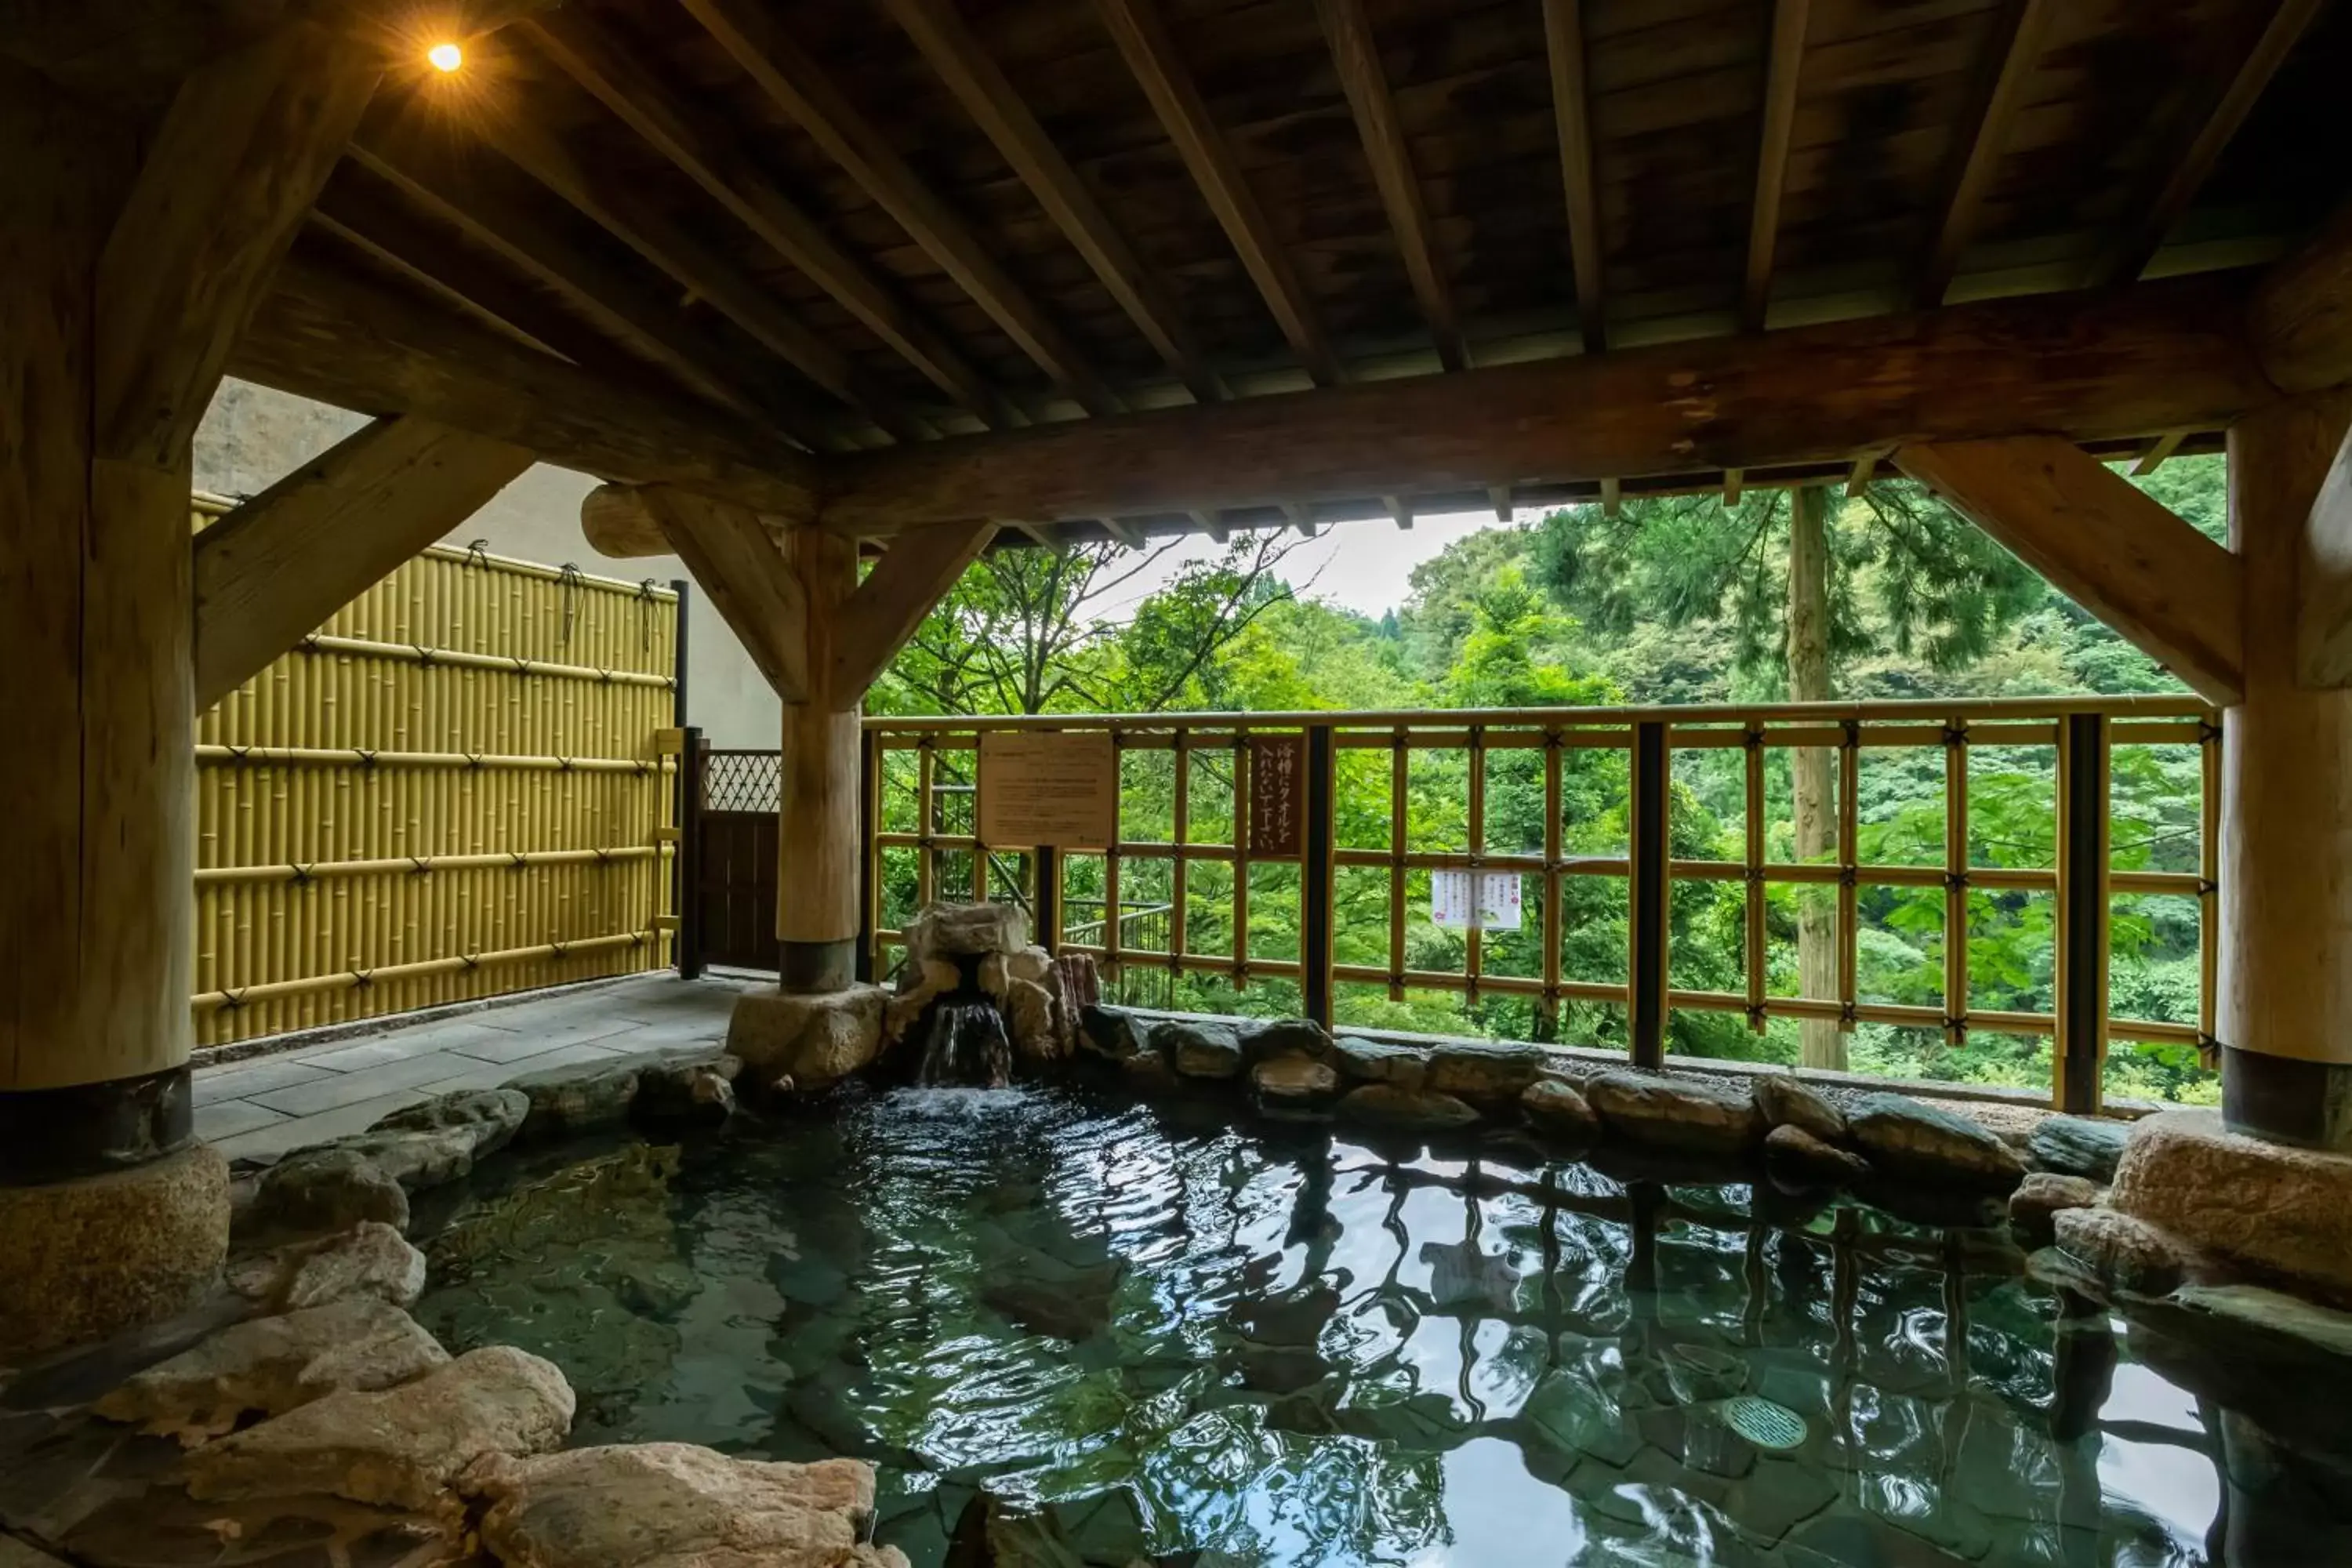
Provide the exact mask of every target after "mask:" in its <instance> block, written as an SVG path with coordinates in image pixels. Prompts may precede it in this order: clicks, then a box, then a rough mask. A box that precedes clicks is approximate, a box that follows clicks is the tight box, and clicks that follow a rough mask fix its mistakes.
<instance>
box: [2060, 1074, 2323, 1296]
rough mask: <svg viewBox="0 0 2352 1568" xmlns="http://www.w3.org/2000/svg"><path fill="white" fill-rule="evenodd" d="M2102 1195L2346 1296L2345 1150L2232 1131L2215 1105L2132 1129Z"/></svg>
mask: <svg viewBox="0 0 2352 1568" xmlns="http://www.w3.org/2000/svg"><path fill="white" fill-rule="evenodd" d="M2107 1201H2108V1203H2109V1204H2110V1205H2113V1206H2114V1207H2115V1208H2116V1209H2117V1210H2120V1211H2121V1212H2123V1213H2125V1214H2128V1215H2137V1217H2139V1218H2141V1219H2144V1220H2147V1221H2148V1222H2149V1223H2151V1224H2153V1225H2157V1226H2162V1227H2163V1228H2164V1229H2166V1230H2168V1231H2170V1232H2171V1233H2172V1234H2173V1235H2175V1236H2177V1237H2179V1238H2180V1239H2181V1240H2183V1241H2185V1242H2187V1243H2189V1245H2190V1246H2192V1247H2198V1248H2200V1249H2201V1250H2203V1251H2205V1252H2208V1253H2210V1254H2212V1255H2213V1256H2214V1257H2216V1258H2223V1259H2225V1260H2227V1261H2229V1262H2231V1263H2235V1264H2237V1265H2239V1266H2241V1267H2242V1268H2247V1269H2249V1270H2251V1271H2252V1272H2255V1273H2257V1274H2260V1275H2263V1276H2267V1277H2269V1278H2270V1279H2273V1280H2276V1281H2282V1282H2287V1283H2292V1284H2294V1285H2295V1286H2297V1287H2299V1288H2301V1289H2306V1290H2308V1291H2310V1292H2312V1293H2315V1294H2317V1295H2320V1296H2323V1297H2326V1298H2328V1299H2330V1300H2339V1301H2346V1302H2352V1155H2344V1154H2330V1153H2323V1152H2319V1151H2317V1150H2312V1149H2294V1148H2289V1147H2288V1146H2286V1145H2285V1144H2283V1143H2267V1142H2263V1141H2262V1140H2260V1139H2257V1138H2249V1137H2246V1136H2244V1135H2243V1134H2242V1133H2237V1132H2232V1131H2230V1130H2229V1129H2228V1128H2227V1127H2225V1126H2223V1125H2222V1121H2221V1113H2220V1112H2219V1111H2215V1110H2168V1111H2165V1112H2162V1113H2161V1114H2159V1115H2156V1116H2151V1117H2149V1118H2147V1120H2146V1121H2142V1122H2140V1123H2139V1124H2138V1125H2137V1126H2136V1127H2134V1128H2133V1129H2132V1132H2131V1141H2130V1142H2129V1143H2127V1144H2126V1146H2125V1149H2124V1156H2123V1160H2122V1162H2121V1163H2119V1164H2118V1165H2117V1166H2116V1182H2115V1186H2114V1188H2113V1190H2112V1191H2111V1192H2110V1193H2109V1194H2108V1197H2107Z"/></svg>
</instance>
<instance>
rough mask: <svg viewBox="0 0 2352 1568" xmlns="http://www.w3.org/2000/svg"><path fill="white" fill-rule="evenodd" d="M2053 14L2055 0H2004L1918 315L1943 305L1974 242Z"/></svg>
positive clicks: (1919, 290) (1922, 281) (1950, 180)
mask: <svg viewBox="0 0 2352 1568" xmlns="http://www.w3.org/2000/svg"><path fill="white" fill-rule="evenodd" d="M2057 9H2058V5H2057V0H2008V3H2007V4H2006V5H2004V6H2003V7H2002V9H2001V13H2000V18H1999V19H1998V20H1997V21H1996V23H1995V24H1994V32H1993V42H1994V47H1993V48H1992V49H1991V51H1990V53H1989V54H1988V55H1987V56H1986V58H1985V60H1984V62H1983V66H1982V68H1980V69H1979V72H1978V75H1977V80H1976V83H1975V86H1974V89H1973V91H1972V92H1971V94H1970V109H1969V114H1968V116H1967V118H1966V119H1965V120H1964V121H1962V123H1963V124H1964V125H1972V126H1974V127H1975V128H1976V129H1975V130H1974V131H1973V132H1966V133H1965V140H1964V141H1962V142H1960V143H1959V145H1958V149H1957V152H1958V156H1957V157H1956V158H1955V159H1954V160H1953V163H1952V168H1951V173H1950V174H1949V175H1948V177H1947V178H1946V180H1945V184H1944V199H1943V202H1942V205H1941V208H1940V211H1941V213H1942V216H1941V217H1939V218H1938V219H1937V224H1936V230H1935V233H1934V234H1933V235H1932V236H1931V237H1929V239H1928V242H1927V258H1926V260H1925V261H1924V262H1922V263H1921V265H1920V268H1919V278H1918V281H1917V282H1916V284H1915V285H1914V286H1913V288H1912V291H1911V292H1912V301H1913V303H1915V304H1916V305H1917V306H1918V307H1919V308H1920V309H1922V310H1933V309H1935V308H1936V307H1937V306H1938V305H1940V304H1942V303H1943V302H1944V294H1945V291H1946V290H1948V289H1950V288H1951V286H1952V277H1953V275H1954V274H1955V273H1957V272H1958V270H1959V267H1960V258H1961V256H1962V255H1963V254H1965V253H1966V252H1967V250H1968V247H1969V245H1970V243H1972V242H1973V241H1974V240H1975V238H1976V236H1977V228H1978V226H1979V223H1980V222H1981V221H1982V219H1983V216H1984V201H1985V193H1986V192H1988V191H1990V189H1991V188H1992V176H1993V172H1994V171H1995V170H1996V169H1998V168H1999V167H2000V158H2001V153H2002V150H2003V149H2005V148H2006V147H2007V146H2008V145H2009V135H2010V130H2011V127H2012V126H2013V125H2015V124H2016V122H2017V114H2018V110H2021V109H2022V108H2023V107H2024V106H2025V83H2026V79H2028V78H2029V77H2031V76H2032V74H2033V68H2034V67H2035V66H2036V65H2038V64H2040V63H2041V59H2042V39H2043V38H2044V37H2046V36H2047V35H2048V33H2049V30H2050V18H2051V17H2052V16H2053V15H2054V14H2055V13H2056V11H2057Z"/></svg>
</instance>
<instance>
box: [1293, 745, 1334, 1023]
mask: <svg viewBox="0 0 2352 1568" xmlns="http://www.w3.org/2000/svg"><path fill="white" fill-rule="evenodd" d="M1332 764H1333V752H1332V748H1331V726H1329V725H1328V724H1311V725H1309V726H1307V852H1306V853H1305V854H1304V855H1303V856H1301V857H1300V858H1299V863H1298V990H1299V999H1300V1001H1301V1003H1302V1004H1303V1005H1305V1008H1306V1011H1307V1016H1308V1017H1309V1018H1312V1019H1314V1020H1315V1021H1316V1022H1317V1023H1318V1024H1320V1025H1322V1026H1324V1027H1325V1028H1327V1029H1328V1028H1329V1027H1330V1026H1331V1017H1332V1011H1331V871H1332V863H1333V861H1332V850H1333V847H1334V839H1333V836H1332V833H1333V823H1332V811H1331V796H1332V788H1333V785H1334V784H1336V782H1337V781H1336V779H1335V777H1334V775H1333V771H1332Z"/></svg>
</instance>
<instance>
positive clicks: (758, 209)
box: [520, 11, 1018, 427]
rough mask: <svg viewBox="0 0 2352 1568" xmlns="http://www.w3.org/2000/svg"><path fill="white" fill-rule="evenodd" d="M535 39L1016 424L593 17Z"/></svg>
mask: <svg viewBox="0 0 2352 1568" xmlns="http://www.w3.org/2000/svg"><path fill="white" fill-rule="evenodd" d="M520 30H521V31H522V32H523V34H524V35H525V36H526V37H530V40H531V41H532V43H533V44H534V45H536V46H537V47H538V48H539V49H540V50H541V52H542V53H544V54H545V55H546V56H547V57H548V58H550V59H552V60H553V61H554V62H555V63H556V64H557V65H558V66H560V67H561V68H562V69H563V70H564V71H565V72H566V73H567V74H568V75H569V76H571V78H572V80H574V81H576V82H578V83H579V84H580V85H581V86H582V87H583V88H585V89H587V90H588V91H589V92H591V93H593V94H594V95H595V96H596V98H598V99H599V100H602V101H603V102H604V106H605V107H606V108H607V109H610V110H612V111H613V113H614V115H615V116H617V117H618V118H619V119H621V120H622V121H624V122H625V123H626V124H627V125H628V126H629V127H630V129H632V130H634V131H635V132H636V133H637V134H638V135H639V136H641V137H643V138H644V139H645V140H646V142H647V143H649V144H650V145H651V146H652V147H653V148H654V149H655V150H656V152H658V153H661V155H662V156H663V157H665V158H667V159H668V160H669V162H670V163H672V164H673V165H674V166H676V167H677V169H678V170H679V171H680V172H681V173H683V174H686V176H687V177H688V178H689V179H691V180H693V181H694V183H695V184H698V185H700V186H701V187H702V188H703V190H704V191H705V192H706V193H707V194H709V196H710V198H711V199H712V200H714V201H716V202H718V203H719V205H721V206H724V207H725V208H726V209H727V210H728V211H729V212H730V213H732V214H733V215H734V216H735V218H736V221H738V222H740V224H742V226H744V227H746V228H748V229H750V230H751V232H752V233H753V234H755V235H757V236H758V237H760V239H761V241H762V242H763V243H764V244H765V245H767V247H769V248H770V249H771V250H773V251H774V252H775V253H776V254H777V255H778V256H780V257H782V258H783V259H784V260H786V261H788V262H790V263H791V264H792V265H793V267H795V268H798V269H799V270H800V271H801V272H803V274H805V275H806V276H807V277H808V279H809V280H810V281H811V282H813V283H814V284H815V285H816V286H817V287H818V288H820V289H824V291H825V292H826V293H827V294H828V295H830V296H832V297H833V299H834V300H835V301H836V302H837V303H839V304H840V306H841V308H842V309H843V310H847V311H848V312H849V313H850V314H851V315H853V316H855V317H856V318H857V320H858V321H860V322H862V323H863V324H864V325H865V326H866V329H867V330H868V331H871V332H873V333H874V335H875V336H876V337H877V338H879V339H881V340H882V342H884V343H885V344H887V345H888V347H889V348H890V350H891V351H892V352H893V353H896V354H898V357H899V358H901V359H903V360H905V361H906V362H907V363H908V364H910V365H912V366H914V368H915V369H916V370H918V371H919V372H920V373H921V374H923V376H924V377H925V378H926V379H927V380H929V382H930V383H931V384H932V385H934V386H936V387H938V388H939V389H940V391H942V392H944V393H946V394H947V395H949V396H950V397H952V398H954V399H955V400H956V402H957V403H958V404H959V405H961V406H962V407H963V408H964V409H965V410H966V411H967V412H969V413H971V415H972V416H974V417H976V418H978V419H979V420H980V421H981V422H982V424H984V425H988V426H995V427H1003V426H1010V425H1013V424H1016V423H1018V421H1017V420H1016V419H1014V418H1013V417H1012V416H1010V414H1009V412H1008V410H1007V409H1006V407H1005V405H1004V400H1003V395H1002V394H1000V393H999V392H998V391H997V390H996V389H995V388H994V387H992V386H991V385H989V384H988V383H987V381H986V380H985V379H983V378H982V375H981V374H980V373H979V372H978V371H976V370H974V369H973V368H972V366H971V363H969V362H967V361H966V360H965V359H964V357H963V355H962V354H961V353H958V352H957V351H956V349H955V348H954V346H953V345H951V344H950V343H949V342H947V341H946V340H945V339H944V338H943V337H941V336H940V332H939V331H938V329H936V328H935V327H933V326H932V325H931V324H930V323H929V322H928V321H924V320H923V319H922V317H921V315H920V314H919V312H917V311H916V310H915V309H914V308H913V307H912V306H911V305H909V304H908V302H907V301H906V300H902V299H900V298H899V297H898V295H897V294H896V293H895V292H894V291H892V290H891V289H889V288H888V287H887V286H886V285H885V284H884V283H883V282H882V280H881V279H878V278H877V277H876V276H875V275H874V274H873V273H872V272H871V271H869V270H868V269H867V268H866V267H865V266H864V265H863V264H861V263H860V262H858V261H857V260H856V258H853V257H851V256H850V255H849V254H848V253H847V252H846V251H845V250H843V249H842V248H841V247H840V246H839V245H837V244H835V242H834V239H833V237H832V236H830V235H828V234H826V233H825V231H824V228H823V227H822V226H819V225H818V224H817V223H816V221H815V220H814V219H813V218H811V217H810V216H808V215H807V214H806V213H805V212H803V210H802V209H801V207H800V205H799V204H798V203H796V202H794V201H793V199H792V198H791V197H790V196H788V195H785V194H784V193H783V191H782V190H781V189H780V188H778V186H777V185H776V184H774V182H772V181H771V180H770V179H769V178H768V177H767V176H766V175H764V174H761V172H760V171H759V170H758V169H756V168H754V167H752V166H751V163H750V162H749V160H747V159H745V158H744V157H742V156H741V155H740V153H737V152H736V151H735V149H734V148H733V147H732V146H731V145H730V142H729V141H728V139H726V138H725V137H723V136H721V135H719V134H718V133H716V132H713V131H712V130H711V129H710V128H709V126H708V124H707V123H705V122H704V121H703V120H702V119H701V118H700V117H699V116H698V115H697V114H696V113H695V111H694V110H692V109H690V108H689V107H688V105H687V104H685V103H683V102H681V101H680V100H679V99H678V97H677V94H676V93H675V92H674V91H672V90H671V89H669V88H668V87H667V85H666V84H664V83H663V82H661V81H660V80H658V79H656V77H655V76H654V75H653V74H652V73H651V72H649V71H648V70H646V68H644V67H643V66H641V65H639V64H638V63H637V62H636V61H635V60H634V59H632V58H630V57H629V56H628V54H627V53H626V51H625V50H623V49H621V48H619V47H615V46H614V43H613V41H612V39H611V38H609V37H606V36H605V35H604V33H603V32H602V31H601V30H600V29H599V28H598V27H597V26H596V25H595V24H594V23H593V22H591V21H589V20H588V19H586V18H585V17H583V16H579V15H577V14H574V13H571V12H565V11H555V12H551V13H550V14H549V15H547V16H542V17H541V18H539V19H537V20H534V21H530V22H525V23H523V24H522V26H521V28H520Z"/></svg>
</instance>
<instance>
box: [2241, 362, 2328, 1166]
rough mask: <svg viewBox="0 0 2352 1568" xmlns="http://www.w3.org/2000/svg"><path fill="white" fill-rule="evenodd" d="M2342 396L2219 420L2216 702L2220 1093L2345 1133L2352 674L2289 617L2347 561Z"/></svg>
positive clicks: (2308, 1133)
mask: <svg viewBox="0 0 2352 1568" xmlns="http://www.w3.org/2000/svg"><path fill="white" fill-rule="evenodd" d="M2347 414H2352V395H2346V394H2341V393H2339V394H2336V395H2329V396H2324V397H2316V398H2312V399H2308V400H2306V401H2304V402H2301V403H2297V404H2292V405H2284V406H2282V407H2279V408H2275V409H2272V410H2267V411H2265V412H2263V414H2260V415H2257V416H2252V417H2250V418H2247V419H2244V420H2242V421H2240V422H2239V424H2238V425H2237V426H2234V427H2233V428H2232V429H2231V432H2230V534H2231V544H2232V546H2233V547H2234V549H2235V550H2236V552H2237V557H2238V559H2239V561H2240V562H2242V563H2243V567H2244V572H2245V595H2246V615H2245V628H2246V638H2245V700H2244V701H2243V702H2242V703H2240V704H2238V705H2237V706H2235V707H2232V708H2231V709H2229V710H2227V711H2226V712H2225V713H2224V714H2223V716H2222V737H2221V775H2222V778H2221V801H2222V817H2221V914H2222V922H2223V923H2222V926H2221V942H2220V948H2221V953H2220V959H2219V966H2218V972H2217V976H2216V979H2217V990H2218V992H2219V998H2218V1002H2217V1007H2216V1022H2215V1033H2216V1034H2217V1035H2218V1036H2219V1037H2220V1040H2221V1047H2222V1050H2223V1055H2222V1068H2221V1094H2222V1110H2223V1113H2224V1115H2225V1116H2227V1117H2228V1119H2229V1120H2230V1121H2231V1124H2232V1125H2234V1126H2237V1127H2239V1128H2240V1129H2242V1130H2243V1131H2250V1132H2254V1133H2258V1134H2261V1135H2263V1136H2267V1137H2272V1138H2276V1139H2279V1140H2281V1141H2284V1142H2297V1143H2305V1144H2313V1145H2319V1146H2324V1147H2328V1148H2335V1149H2352V967H2347V964H2346V963H2345V953H2346V952H2347V951H2352V836H2347V831H2346V822H2347V805H2346V791H2347V779H2346V777H2345V759H2346V758H2347V757H2352V689H2346V688H2345V687H2343V686H2341V685H2326V686H2320V685H2316V684H2313V683H2310V682H2308V681H2306V680H2305V679H2304V678H2303V673H2302V668H2301V654H2300V647H2299V644H2300V642H2301V640H2302V639H2301V636H2300V631H2301V628H2300V626H2299V625H2298V623H2299V621H2300V620H2301V619H2302V616H2304V615H2305V614H2307V613H2309V611H2310V610H2311V607H2312V606H2313V605H2315V603H2319V602H2322V601H2323V600H2324V599H2325V597H2326V591H2327V588H2328V586H2329V584H2330V583H2331V580H2332V579H2333V578H2334V577H2335V575H2336V574H2339V573H2341V572H2342V571H2344V570H2345V568H2344V566H2343V564H2342V563H2341V560H2340V558H2338V557H2337V556H2336V552H2334V551H2333V550H2332V549H2331V548H2330V545H2329V541H2331V540H2334V539H2337V538H2340V537H2343V536H2345V535H2347V534H2352V472H2347V462H2352V458H2347V454H2346V453H2345V451H2344V449H2343V448H2344V445H2345V431H2346V422H2347Z"/></svg>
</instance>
